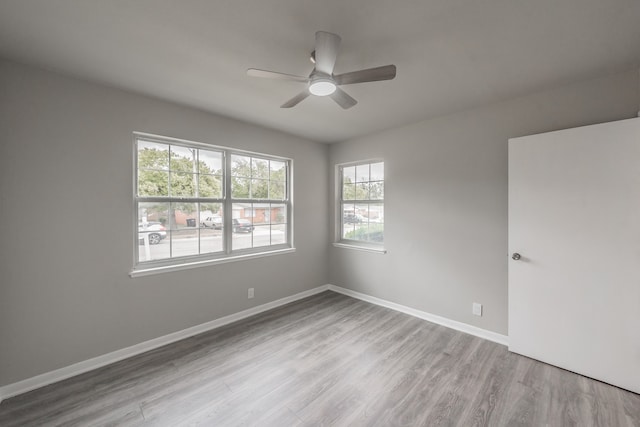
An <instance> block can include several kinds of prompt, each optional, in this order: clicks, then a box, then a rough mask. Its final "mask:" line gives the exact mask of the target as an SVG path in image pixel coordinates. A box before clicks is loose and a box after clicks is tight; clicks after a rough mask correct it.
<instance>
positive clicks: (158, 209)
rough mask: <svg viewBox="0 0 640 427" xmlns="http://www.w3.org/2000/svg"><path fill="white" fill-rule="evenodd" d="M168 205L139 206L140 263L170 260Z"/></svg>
mask: <svg viewBox="0 0 640 427" xmlns="http://www.w3.org/2000/svg"><path fill="white" fill-rule="evenodd" d="M168 211H169V204H168V203H139V204H138V245H139V246H138V262H144V261H152V260H158V259H163V258H169V243H168V239H167V229H166V227H165V224H166V221H167V216H168Z"/></svg>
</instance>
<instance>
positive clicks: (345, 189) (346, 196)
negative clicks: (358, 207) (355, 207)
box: [342, 184, 356, 200]
mask: <svg viewBox="0 0 640 427" xmlns="http://www.w3.org/2000/svg"><path fill="white" fill-rule="evenodd" d="M355 199H356V184H344V185H343V186H342V200H355Z"/></svg>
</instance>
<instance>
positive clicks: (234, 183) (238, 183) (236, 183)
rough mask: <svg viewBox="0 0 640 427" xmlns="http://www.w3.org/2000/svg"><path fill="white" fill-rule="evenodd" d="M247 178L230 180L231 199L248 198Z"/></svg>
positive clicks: (248, 180) (248, 181)
mask: <svg viewBox="0 0 640 427" xmlns="http://www.w3.org/2000/svg"><path fill="white" fill-rule="evenodd" d="M250 182H251V180H250V179H248V178H235V177H234V178H231V197H232V198H234V199H248V198H249V183H250Z"/></svg>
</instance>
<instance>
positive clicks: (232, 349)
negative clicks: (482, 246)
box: [0, 292, 640, 427]
mask: <svg viewBox="0 0 640 427" xmlns="http://www.w3.org/2000/svg"><path fill="white" fill-rule="evenodd" d="M603 363H606V361H603ZM0 425H1V426H30V425H65V426H67V425H79V426H95V425H131V426H145V425H149V426H151V425H162V426H165V425H166V426H176V425H205V426H209V425H210V426H235V425H257V426H278V427H285V426H322V425H338V426H400V425H402V426H438V425H443V426H607V427H615V426H640V395H637V394H634V393H630V392H627V391H624V390H621V389H618V388H616V387H613V386H610V385H607V384H604V383H601V382H598V381H594V380H591V379H589V378H585V377H582V376H580V375H576V374H573V373H571V372H568V371H564V370H562V369H558V368H555V367H553V366H549V365H546V364H544V363H540V362H537V361H535V360H532V359H528V358H526V357H522V356H518V355H515V354H512V353H509V352H508V351H507V349H506V348H505V347H504V346H501V345H498V344H495V343H492V342H489V341H485V340H483V339H480V338H476V337H473V336H471V335H467V334H464V333H461V332H457V331H454V330H451V329H447V328H445V327H442V326H439V325H435V324H432V323H429V322H426V321H424V320H420V319H417V318H414V317H411V316H408V315H405V314H402V313H398V312H395V311H392V310H389V309H386V308H382V307H378V306H375V305H372V304H369V303H366V302H362V301H359V300H356V299H353V298H349V297H346V296H344V295H341V294H337V293H333V292H324V293H322V294H319V295H316V296H313V297H310V298H306V299H304V300H301V301H298V302H295V303H292V304H288V305H286V306H283V307H280V308H277V309H274V310H271V311H269V312H265V313H262V314H260V315H257V316H254V317H251V318H249V319H245V320H242V321H240V322H237V323H234V324H231V325H228V326H225V327H222V328H219V329H216V330H214V331H210V332H207V333H204V334H201V335H198V336H195V337H192V338H189V339H186V340H183V341H180V342H178V343H174V344H171V345H168V346H165V347H162V348H160V349H157V350H154V351H150V352H148V353H145V354H142V355H139V356H136V357H133V358H130V359H127V360H124V361H121V362H118V363H115V364H113V365H110V366H107V367H104V368H101V369H97V370H95V371H92V372H89V373H86V374H83V375H79V376H77V377H74V378H71V379H68V380H65V381H62V382H59V383H57V384H53V385H50V386H47V387H44V388H42V389H39V390H35V391H32V392H30V393H26V394H24V395H21V396H16V397H14V398H11V399H8V400H6V401H4V402H2V404H0Z"/></svg>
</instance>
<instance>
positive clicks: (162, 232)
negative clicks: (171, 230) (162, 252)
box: [138, 221, 167, 245]
mask: <svg viewBox="0 0 640 427" xmlns="http://www.w3.org/2000/svg"><path fill="white" fill-rule="evenodd" d="M166 230H167V229H166V228H165V227H164V225H162V224H161V223H160V222H155V221H151V222H147V227H146V229H145V227H144V224H143V223H142V222H139V223H138V242H139V244H141V245H142V244H144V236H145V235H148V236H149V244H150V245H157V244H158V243H160V242H161V241H162V240H163V239H164V238H166V237H167V231H166Z"/></svg>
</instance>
